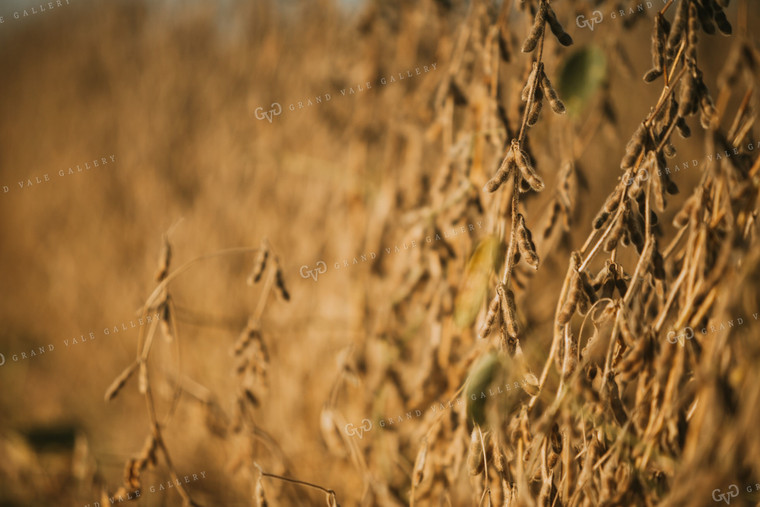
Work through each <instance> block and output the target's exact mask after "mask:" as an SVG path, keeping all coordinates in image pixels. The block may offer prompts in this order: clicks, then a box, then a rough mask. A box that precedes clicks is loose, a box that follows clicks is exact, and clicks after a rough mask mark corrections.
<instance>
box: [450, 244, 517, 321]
mask: <svg viewBox="0 0 760 507" xmlns="http://www.w3.org/2000/svg"><path fill="white" fill-rule="evenodd" d="M505 253H506V248H505V245H504V244H503V243H502V242H501V241H500V240H499V238H498V237H497V236H493V235H490V236H486V237H485V238H483V239H482V240H481V242H480V243H479V244H478V246H477V248H475V252H474V253H473V254H472V257H470V260H469V262H468V263H467V268H466V269H465V273H464V280H463V282H462V286H461V287H460V288H459V291H458V292H457V297H456V301H455V304H454V323H455V324H456V325H457V326H458V327H459V328H466V327H470V326H472V324H473V323H474V322H475V318H476V317H477V316H478V312H479V311H480V308H481V306H482V305H483V301H484V300H485V297H486V294H487V292H488V280H489V278H490V276H491V273H492V272H493V271H494V270H498V269H499V268H500V267H501V265H502V263H503V262H504V255H505Z"/></svg>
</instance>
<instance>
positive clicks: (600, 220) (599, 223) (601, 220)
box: [593, 210, 610, 231]
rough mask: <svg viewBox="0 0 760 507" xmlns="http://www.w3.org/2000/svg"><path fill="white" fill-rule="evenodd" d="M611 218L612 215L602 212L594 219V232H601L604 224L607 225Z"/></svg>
mask: <svg viewBox="0 0 760 507" xmlns="http://www.w3.org/2000/svg"><path fill="white" fill-rule="evenodd" d="M609 217H610V214H609V213H608V212H606V211H605V210H601V211H600V212H599V214H598V215H596V217H595V218H594V222H593V227H594V230H597V231H598V230H599V229H601V228H602V227H604V224H606V223H607V219H608V218H609Z"/></svg>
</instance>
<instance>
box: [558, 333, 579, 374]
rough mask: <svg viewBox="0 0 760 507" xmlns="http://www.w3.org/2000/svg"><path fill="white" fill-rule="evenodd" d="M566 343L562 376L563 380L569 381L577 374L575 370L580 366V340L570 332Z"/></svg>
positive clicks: (565, 340)
mask: <svg viewBox="0 0 760 507" xmlns="http://www.w3.org/2000/svg"><path fill="white" fill-rule="evenodd" d="M564 342H565V344H564V345H565V346H564V350H563V352H564V356H563V359H562V371H561V372H560V374H561V375H562V378H563V379H565V380H567V379H569V378H570V377H571V376H572V375H573V373H575V368H576V367H577V366H578V339H577V338H576V337H575V335H574V334H573V332H572V331H570V330H568V331H567V336H566V337H565V339H564Z"/></svg>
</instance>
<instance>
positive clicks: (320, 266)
mask: <svg viewBox="0 0 760 507" xmlns="http://www.w3.org/2000/svg"><path fill="white" fill-rule="evenodd" d="M324 273H327V264H326V263H325V261H319V262H317V265H316V267H315V268H314V269H309V266H307V265H305V264H304V265H303V266H301V278H309V277H312V278H313V279H314V281H315V282H316V281H317V278H318V277H319V275H322V274H324Z"/></svg>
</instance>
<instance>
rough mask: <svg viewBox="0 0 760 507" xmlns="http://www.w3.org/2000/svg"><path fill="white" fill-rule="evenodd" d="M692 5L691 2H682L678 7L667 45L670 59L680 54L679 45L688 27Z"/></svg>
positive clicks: (683, 0) (684, 0)
mask: <svg viewBox="0 0 760 507" xmlns="http://www.w3.org/2000/svg"><path fill="white" fill-rule="evenodd" d="M690 3H691V2H688V1H686V0H682V1H681V2H678V5H677V7H676V13H675V16H674V17H673V25H672V27H671V29H670V34H669V36H668V42H667V44H666V51H667V55H668V57H669V58H673V57H675V56H676V53H677V52H678V44H679V43H680V42H681V38H682V37H683V32H684V30H685V29H686V25H687V23H688V16H689V4H690Z"/></svg>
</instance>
